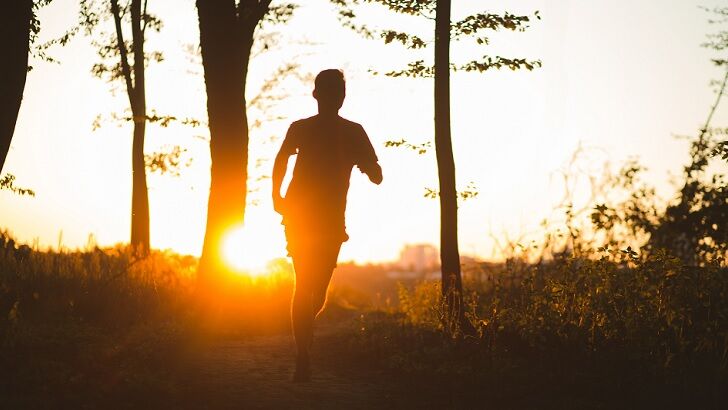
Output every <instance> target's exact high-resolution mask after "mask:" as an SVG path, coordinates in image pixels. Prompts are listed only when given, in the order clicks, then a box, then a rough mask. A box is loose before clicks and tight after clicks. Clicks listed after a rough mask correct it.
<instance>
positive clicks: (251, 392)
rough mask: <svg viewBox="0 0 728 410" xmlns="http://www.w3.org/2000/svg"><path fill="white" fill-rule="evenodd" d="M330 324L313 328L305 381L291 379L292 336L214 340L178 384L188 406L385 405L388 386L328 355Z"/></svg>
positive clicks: (311, 406)
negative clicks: (310, 363)
mask: <svg viewBox="0 0 728 410" xmlns="http://www.w3.org/2000/svg"><path fill="white" fill-rule="evenodd" d="M336 331H337V330H336V328H334V327H331V326H329V327H326V328H322V329H317V339H316V341H317V342H316V343H315V344H314V348H313V352H312V361H313V365H314V367H313V374H312V380H311V382H308V383H292V382H291V377H292V374H293V368H294V367H293V359H294V347H293V341H292V338H291V336H290V335H276V336H258V337H250V338H247V339H244V340H233V341H225V342H216V343H213V344H210V345H209V346H207V347H206V348H205V349H204V350H203V351H202V352H200V353H199V355H196V356H195V357H194V358H192V359H190V364H189V373H188V374H189V376H188V377H187V379H186V380H184V381H183V382H182V383H181V384H180V388H181V389H183V390H184V391H183V392H180V393H181V396H182V397H183V400H184V402H183V403H179V404H180V405H182V406H183V407H189V408H209V409H218V408H219V409H371V408H377V409H379V408H387V407H391V406H388V405H387V402H388V400H387V399H388V396H389V394H387V387H386V386H385V385H384V383H382V382H378V381H377V380H376V378H375V377H373V376H372V375H369V376H367V375H362V374H357V373H356V372H349V371H347V369H345V368H342V366H338V365H337V360H336V358H332V357H329V356H330V355H329V356H327V353H330V352H331V351H332V350H340V349H341V346H332V345H331V344H332V343H336V342H335V340H336V339H335V338H332V337H331V336H332V335H333V333H335V332H336Z"/></svg>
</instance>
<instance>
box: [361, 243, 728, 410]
mask: <svg viewBox="0 0 728 410" xmlns="http://www.w3.org/2000/svg"><path fill="white" fill-rule="evenodd" d="M473 276H478V275H473ZM480 276H481V277H482V276H483V275H480ZM467 289H468V291H467V292H468V293H467V295H466V297H465V299H466V300H468V301H469V302H468V303H469V304H468V308H467V309H468V317H469V319H470V320H471V322H472V323H473V324H474V325H475V327H476V329H477V336H475V337H452V336H453V335H448V334H447V332H445V331H444V330H443V328H442V325H441V323H442V317H443V315H442V312H443V309H442V307H441V298H440V290H439V286H438V284H437V283H423V284H420V285H418V286H416V287H414V288H413V289H406V288H402V289H401V292H400V293H401V296H400V300H401V303H400V305H399V308H398V309H396V310H392V311H389V312H377V313H370V314H365V315H363V316H362V318H361V323H360V326H359V327H358V330H357V331H356V332H353V333H352V334H351V335H350V339H349V341H350V343H352V344H353V345H354V346H355V347H354V348H352V349H351V351H357V352H360V353H359V360H362V361H364V362H369V363H378V364H379V365H380V366H382V368H384V369H387V370H386V372H385V373H386V374H388V375H390V376H391V377H393V379H396V380H405V381H407V383H408V384H409V385H410V389H411V390H412V391H413V392H417V394H418V395H420V396H422V395H425V396H429V397H428V398H427V399H426V400H424V401H425V402H429V403H439V404H440V405H444V406H446V407H456V408H470V407H473V406H476V405H479V404H484V403H487V404H489V405H491V406H495V408H510V407H514V408H535V407H538V408H721V407H722V406H723V404H724V403H725V400H726V399H727V398H728V371H727V370H728V369H727V365H728V357H727V352H728V300H726V298H725V296H726V293H728V270H726V269H725V268H720V267H702V268H699V267H688V266H683V265H681V264H680V262H679V261H678V260H676V259H674V258H670V257H668V256H666V255H664V254H658V255H657V256H655V257H651V258H649V259H647V260H645V261H639V260H637V259H636V258H629V257H628V258H627V259H625V260H622V261H615V260H613V259H610V258H602V259H598V260H593V259H574V258H565V259H561V260H555V261H552V262H549V263H545V264H541V265H530V264H525V263H519V262H517V261H511V262H510V263H508V264H506V265H505V266H503V267H502V268H501V269H500V270H498V271H496V272H490V273H489V274H488V275H486V276H485V279H483V280H478V281H471V282H470V283H468V284H467ZM433 386H437V388H434V389H433V388H432V387H433Z"/></svg>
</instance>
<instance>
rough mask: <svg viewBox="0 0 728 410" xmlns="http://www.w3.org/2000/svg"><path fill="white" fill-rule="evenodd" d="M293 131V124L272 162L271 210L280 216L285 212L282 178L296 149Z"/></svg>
mask: <svg viewBox="0 0 728 410" xmlns="http://www.w3.org/2000/svg"><path fill="white" fill-rule="evenodd" d="M293 129H294V128H293V124H291V126H290V127H289V128H288V132H287V133H286V138H285V139H284V140H283V144H282V145H281V149H279V150H278V154H277V155H276V159H275V161H274V162H273V177H272V179H273V209H275V211H276V212H278V213H279V214H281V215H283V213H284V212H285V206H284V204H283V202H284V201H283V199H284V198H283V197H282V196H281V185H283V178H284V177H285V176H286V171H287V170H288V158H289V157H290V156H291V155H294V154H295V153H296V151H297V149H298V146H297V145H298V144H297V142H296V137H295V133H294V131H293Z"/></svg>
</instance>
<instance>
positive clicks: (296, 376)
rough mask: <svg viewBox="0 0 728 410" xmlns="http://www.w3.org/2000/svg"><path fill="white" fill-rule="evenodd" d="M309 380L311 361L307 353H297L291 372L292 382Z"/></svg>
mask: <svg viewBox="0 0 728 410" xmlns="http://www.w3.org/2000/svg"><path fill="white" fill-rule="evenodd" d="M308 381H311V361H310V359H309V357H308V355H299V356H298V357H297V358H296V371H295V372H294V373H293V382H294V383H304V382H308Z"/></svg>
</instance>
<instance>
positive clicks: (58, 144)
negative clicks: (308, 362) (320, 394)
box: [0, 0, 728, 264]
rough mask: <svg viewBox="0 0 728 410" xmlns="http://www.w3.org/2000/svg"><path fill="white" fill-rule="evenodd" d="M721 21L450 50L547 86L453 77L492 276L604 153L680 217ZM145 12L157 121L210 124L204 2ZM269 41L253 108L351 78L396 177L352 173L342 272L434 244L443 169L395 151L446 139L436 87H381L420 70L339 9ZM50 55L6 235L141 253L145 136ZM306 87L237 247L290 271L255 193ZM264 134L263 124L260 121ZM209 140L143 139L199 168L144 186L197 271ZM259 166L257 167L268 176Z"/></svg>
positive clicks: (3, 211)
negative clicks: (327, 74) (576, 155)
mask: <svg viewBox="0 0 728 410" xmlns="http://www.w3.org/2000/svg"><path fill="white" fill-rule="evenodd" d="M719 4H721V2H719V1H701V2H698V1H685V2H681V4H679V5H675V6H671V7H669V8H667V7H665V6H664V2H659V1H657V0H651V1H645V2H640V3H639V4H635V3H634V2H629V1H626V0H619V1H609V2H608V1H594V2H589V4H588V5H587V4H584V2H578V1H562V2H559V4H554V3H553V2H546V1H545V0H541V1H539V0H528V1H523V2H520V3H519V4H518V7H517V8H516V7H513V8H507V9H506V10H508V11H511V12H514V13H523V14H531V13H532V12H533V11H535V10H540V14H541V16H542V20H540V21H534V22H532V23H531V28H530V29H529V30H528V31H527V32H526V33H513V32H506V33H497V34H493V35H489V37H490V38H491V43H492V45H491V46H488V47H485V48H482V49H480V50H478V49H476V48H475V47H471V46H469V45H465V43H463V44H462V45H455V46H454V47H453V52H452V58H453V60H455V61H463V60H465V59H467V58H468V57H470V58H475V57H478V56H481V55H483V54H492V55H496V54H500V55H503V56H507V57H526V58H529V59H540V60H542V62H543V68H540V69H537V70H534V71H533V72H527V71H523V72H515V73H512V72H508V71H505V70H503V71H493V72H487V73H484V74H461V73H456V74H454V75H453V76H452V116H453V119H452V121H453V123H452V130H453V143H454V151H455V160H456V167H457V178H458V185H459V187H460V188H461V189H462V188H464V187H465V186H466V185H467V184H468V183H469V182H471V181H472V182H473V183H474V184H475V186H477V188H478V190H479V196H478V197H477V198H475V199H472V200H469V201H466V202H464V203H462V204H461V207H460V214H459V218H460V230H459V233H460V248H461V253H462V254H465V255H473V256H478V257H482V258H493V257H495V258H497V257H498V255H497V253H496V254H494V249H495V245H494V242H493V239H492V238H491V237H490V234H493V235H496V236H500V235H501V234H502V233H503V232H507V233H508V234H509V236H511V237H515V236H518V235H519V234H522V233H528V232H534V231H536V230H537V229H538V226H539V222H540V221H541V220H542V219H543V218H544V217H547V216H549V215H551V214H552V208H553V206H554V205H556V203H557V202H558V200H559V198H560V196H561V190H560V187H559V184H558V181H557V180H556V178H553V176H554V172H556V171H557V170H558V169H559V168H560V167H561V166H562V165H564V163H565V162H566V161H567V160H568V158H569V156H570V155H571V154H572V153H573V151H574V150H575V149H576V147H577V146H578V145H579V144H580V143H581V144H583V145H584V146H588V147H593V148H597V149H599V150H601V151H600V152H602V154H600V158H599V159H598V161H600V162H601V161H603V160H609V161H610V162H612V163H613V164H618V163H620V162H622V161H624V160H626V159H627V158H629V157H630V156H633V157H638V158H639V159H640V161H641V162H642V163H643V164H645V165H646V166H647V167H648V168H649V172H648V180H649V181H650V182H652V183H654V184H656V185H657V187H658V189H659V190H658V193H659V194H661V195H662V196H663V197H664V198H666V199H667V198H669V197H670V195H672V193H674V188H673V187H671V185H670V184H669V182H668V179H669V178H668V172H672V173H673V175H675V174H677V173H678V172H679V171H680V167H681V166H682V165H683V164H684V163H685V162H686V161H687V160H688V156H687V143H686V142H685V141H681V140H676V139H675V138H673V135H674V134H686V135H694V134H695V132H696V130H697V129H698V128H699V127H700V126H701V125H702V124H703V122H704V121H705V117H706V116H707V113H708V109H709V108H710V106H711V104H713V102H714V98H715V97H714V93H713V91H712V89H711V88H710V87H709V86H708V83H709V81H710V80H711V79H712V78H715V77H716V76H717V75H718V71H717V70H716V69H715V68H714V67H713V66H712V64H711V62H710V57H711V56H712V54H711V53H710V52H709V51H708V50H706V49H703V48H701V47H700V46H699V45H700V44H701V43H702V42H703V41H704V39H705V34H706V33H708V32H710V31H711V30H712V27H710V26H709V25H708V24H707V23H706V21H707V19H708V17H709V15H708V13H706V12H704V11H702V10H700V9H699V8H698V7H697V6H698V5H702V6H706V7H712V6H715V5H719ZM149 7H150V12H152V13H154V14H157V15H158V16H159V17H160V18H162V20H163V21H164V23H165V24H164V27H163V29H162V32H161V33H159V34H156V33H150V34H149V35H148V43H147V44H148V46H147V48H148V49H149V50H153V49H160V50H162V51H163V52H164V53H165V61H163V62H162V63H159V64H154V63H152V64H150V67H149V69H148V80H147V82H148V84H147V99H148V107H149V108H150V109H152V108H153V109H156V110H157V111H158V112H159V113H160V114H172V115H175V116H178V117H194V118H199V119H203V120H206V100H205V98H206V97H205V93H204V82H203V78H202V67H201V65H200V63H199V61H198V60H197V59H194V58H190V56H189V55H188V53H187V52H186V51H185V49H186V47H187V45H194V46H196V45H197V43H198V36H199V33H198V26H197V14H196V9H195V7H194V2H193V1H191V0H188V1H184V2H179V1H175V2H171V1H154V0H153V1H150V2H149ZM453 7H454V10H453V19H454V20H455V19H457V18H458V17H462V16H465V15H467V14H469V13H473V12H477V11H481V10H493V11H499V12H500V11H503V10H504V9H503V6H502V5H501V4H500V3H499V2H494V1H489V0H488V1H462V2H458V4H455V5H454V6H453ZM370 9H372V10H376V9H375V8H373V7H372V8H370ZM76 13H77V10H76V6H75V5H73V3H72V2H70V1H68V0H55V1H54V2H53V3H52V4H51V5H50V6H49V7H47V8H45V9H43V10H42V11H41V13H40V19H41V24H42V28H43V30H42V32H41V38H42V39H49V38H52V37H54V36H57V35H58V34H60V33H62V32H63V31H64V30H65V29H67V28H68V27H70V26H71V24H73V23H74V22H75V20H76ZM314 21H315V22H316V23H315V24H312V22H314ZM362 21H365V22H372V21H379V22H383V23H382V25H383V26H385V27H393V26H394V25H395V24H396V25H397V26H398V27H399V26H400V24H403V25H404V28H406V29H413V30H415V31H417V30H419V31H420V32H421V33H422V34H423V36H426V35H427V30H428V29H429V28H428V26H427V25H424V26H423V25H422V24H421V22H417V21H416V20H413V19H408V18H404V17H401V18H400V17H397V16H391V15H390V14H386V13H378V12H376V11H373V12H371V14H370V13H366V14H363V15H362ZM390 22H391V24H390ZM615 22H618V25H617V26H615ZM312 26H315V27H316V28H317V29H318V31H312V30H311V28H310V27H312ZM271 29H272V31H278V32H280V36H281V39H280V43H279V46H278V47H277V48H275V49H274V50H273V51H271V52H268V53H265V54H263V55H261V56H259V57H258V58H256V59H255V60H254V61H253V62H252V63H251V71H250V75H249V81H248V96H249V97H252V96H253V95H255V93H256V92H257V89H258V86H259V84H260V83H261V82H262V81H263V80H264V79H265V78H266V77H268V75H269V74H270V73H271V72H273V71H274V70H275V69H276V68H277V67H279V66H280V65H282V64H285V63H288V62H291V61H295V62H297V63H299V64H300V66H301V68H300V70H299V71H300V72H301V73H304V74H315V73H316V72H318V71H320V70H322V69H326V68H341V69H343V70H344V72H345V75H346V78H347V100H346V101H345V103H344V107H343V109H342V112H341V114H342V116H344V117H346V118H349V119H351V120H353V121H356V122H359V123H361V124H362V125H363V126H364V128H365V130H366V131H367V133H368V134H369V137H370V139H371V140H372V143H373V144H374V147H375V149H376V151H377V154H378V156H379V158H380V164H381V165H382V168H383V170H384V183H383V184H382V185H381V186H379V187H377V186H374V185H371V184H370V183H369V182H368V181H367V179H366V178H365V177H364V176H363V175H361V174H359V173H358V171H356V170H355V171H354V172H353V174H352V180H351V189H350V193H349V200H348V204H349V206H348V211H347V231H348V232H349V235H350V236H351V239H350V240H349V241H348V242H347V243H345V244H344V246H343V248H342V252H341V257H340V260H342V261H343V260H354V261H357V262H380V261H388V260H393V259H396V258H397V256H398V254H399V251H400V249H401V247H402V246H403V245H404V244H408V243H433V244H437V243H438V242H439V239H438V238H439V209H438V203H437V201H436V200H430V199H425V198H424V197H423V195H424V192H425V188H435V187H436V186H437V180H436V165H435V159H434V152H433V151H432V150H431V151H430V152H428V153H427V154H425V155H422V156H418V155H417V154H415V153H413V152H408V151H405V150H403V149H396V148H385V147H384V142H385V141H387V140H392V139H395V140H396V139H400V138H405V139H407V140H408V141H410V142H412V143H422V142H425V141H430V140H431V139H432V135H433V124H432V117H433V114H432V82H431V80H428V79H390V78H386V77H375V76H372V75H371V74H370V73H368V70H369V69H375V70H378V71H384V70H388V69H396V68H400V67H403V66H404V65H405V64H406V63H407V62H409V61H413V60H416V59H418V58H421V57H420V55H421V53H419V52H410V51H405V49H404V48H402V47H399V46H397V45H387V46H385V45H382V44H381V42H379V41H370V40H364V39H361V38H360V37H358V36H357V35H356V34H354V33H351V32H349V31H348V30H346V29H344V28H341V27H339V23H338V22H337V20H336V18H335V14H334V12H333V11H332V10H331V7H330V6H329V4H328V1H326V0H317V1H315V2H309V3H308V4H306V5H305V6H302V7H300V8H299V10H297V11H296V13H295V14H294V17H293V20H292V21H291V23H290V24H288V25H286V26H277V27H271ZM271 29H269V30H271ZM423 30H424V31H423ZM300 33H305V35H301V34H300ZM425 53H426V54H424V55H423V56H422V58H430V55H431V53H432V51H431V50H430V49H428V50H427V51H425ZM51 54H52V55H53V56H54V57H56V58H57V59H58V60H60V61H61V64H60V65H55V64H50V63H46V62H41V61H32V62H31V64H32V65H33V66H34V69H33V70H32V71H31V72H30V73H29V74H28V79H27V83H26V89H25V94H24V100H23V104H22V106H21V109H20V115H19V118H18V123H17V126H16V131H15V135H14V137H13V142H12V145H11V148H10V152H9V155H8V159H7V162H6V164H5V168H4V169H3V174H4V173H12V174H14V175H16V177H17V183H18V185H20V186H23V187H29V188H32V189H33V190H35V191H36V194H37V196H36V197H34V198H29V197H18V196H15V195H12V194H10V193H8V192H6V191H2V192H0V215H2V218H1V220H0V227H2V228H5V229H8V230H9V231H10V232H12V234H13V235H15V236H16V237H17V238H18V239H19V240H20V241H23V242H28V243H32V242H33V241H34V240H36V238H37V242H38V245H39V246H41V247H46V246H52V247H56V246H57V244H58V243H59V232H62V239H61V240H60V242H61V243H62V245H63V246H66V247H69V248H75V247H83V246H84V245H85V244H86V243H87V241H88V237H89V235H90V234H92V235H93V236H94V237H95V240H96V242H97V243H98V244H99V245H100V246H108V245H111V244H115V243H118V242H128V237H129V224H130V221H129V212H130V205H131V125H130V124H124V125H122V126H120V127H118V126H117V125H116V124H113V123H106V124H104V125H103V126H102V127H101V128H100V129H99V130H97V131H92V122H93V121H94V118H96V116H97V115H98V114H102V115H104V116H108V115H109V114H111V113H112V112H116V113H122V112H123V110H124V109H125V106H126V105H127V104H128V102H127V101H126V99H125V95H124V93H123V92H122V91H119V92H117V93H116V94H115V95H114V94H113V93H112V92H111V89H112V87H111V86H110V85H109V84H107V83H105V82H104V81H102V80H99V79H97V78H94V77H93V76H92V75H91V74H90V69H91V66H92V64H93V63H94V62H96V58H95V52H94V50H93V48H92V47H91V45H90V44H89V39H88V38H84V37H79V38H76V39H75V40H73V41H72V43H71V44H70V45H68V46H66V47H65V48H56V49H53V50H51ZM116 87H117V88H118V85H117V86H116ZM311 88H312V83H311V82H310V81H309V82H303V83H301V82H297V81H295V80H287V81H286V82H285V83H284V84H283V88H282V91H283V92H285V93H287V94H288V97H287V98H286V99H284V100H283V101H281V102H280V103H278V104H277V105H275V106H274V107H272V109H271V110H270V112H267V113H265V116H269V117H276V116H283V117H285V119H284V120H280V121H271V122H264V124H263V126H262V127H260V128H256V129H254V130H252V131H251V144H250V167H249V173H250V178H249V187H250V189H251V190H252V192H251V194H250V200H251V201H253V204H249V206H248V207H247V210H246V216H245V219H246V226H245V231H246V233H245V234H243V235H242V237H243V238H241V239H240V240H241V242H242V243H247V244H248V246H250V247H254V249H253V252H251V253H254V254H255V255H256V257H257V258H259V259H272V258H276V257H282V256H285V254H286V252H285V244H284V239H283V230H282V226H281V225H280V217H279V216H278V215H277V214H275V213H274V212H273V210H272V206H271V204H270V199H269V198H270V179H262V180H260V181H257V179H258V177H260V176H262V175H269V174H270V170H271V168H272V157H273V155H275V152H276V150H277V148H278V147H279V145H280V142H281V138H282V137H283V135H284V134H285V131H286V129H287V127H288V124H290V122H291V121H294V120H296V119H299V118H303V117H307V116H310V115H313V114H314V113H315V109H316V105H315V102H314V100H313V99H312V98H311V97H310V95H309V93H310V89H311ZM252 116H253V118H252V120H255V119H256V118H258V119H261V120H262V119H264V118H263V116H262V115H261V114H260V113H253V115H252ZM726 120H728V110H726V109H725V107H722V108H721V109H720V110H719V111H718V112H717V113H716V116H715V118H714V124H715V125H719V124H725V123H726ZM252 122H253V121H251V123H252ZM197 137H202V138H197ZM207 137H208V131H207V129H206V128H205V127H200V128H189V127H183V126H178V125H172V126H170V127H169V128H160V127H158V126H156V125H153V124H150V125H149V126H148V127H147V145H146V148H147V152H151V151H153V150H155V149H156V148H159V147H162V146H167V145H174V144H178V145H180V146H182V147H183V148H186V149H188V154H189V157H191V158H192V159H193V162H192V165H191V166H190V167H189V168H185V169H183V170H182V174H181V176H180V177H178V178H175V177H170V176H158V175H156V174H151V173H149V174H148V183H149V188H150V191H149V198H150V209H151V242H152V247H154V248H160V249H168V248H170V249H173V250H175V251H177V252H180V253H185V254H193V255H199V253H200V250H201V247H202V240H203V236H204V228H205V226H204V224H205V216H206V207H207V205H206V204H207V195H208V188H209V165H210V161H209V146H208V142H207V141H206V140H205V138H207ZM271 137H274V141H272V142H271V141H270V138H271ZM259 159H260V160H261V161H262V162H261V164H262V165H261V166H260V167H258V168H256V164H257V163H258V162H259V161H258V160H259ZM265 160H267V161H265ZM241 246H242V245H241ZM251 264H252V262H251Z"/></svg>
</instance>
